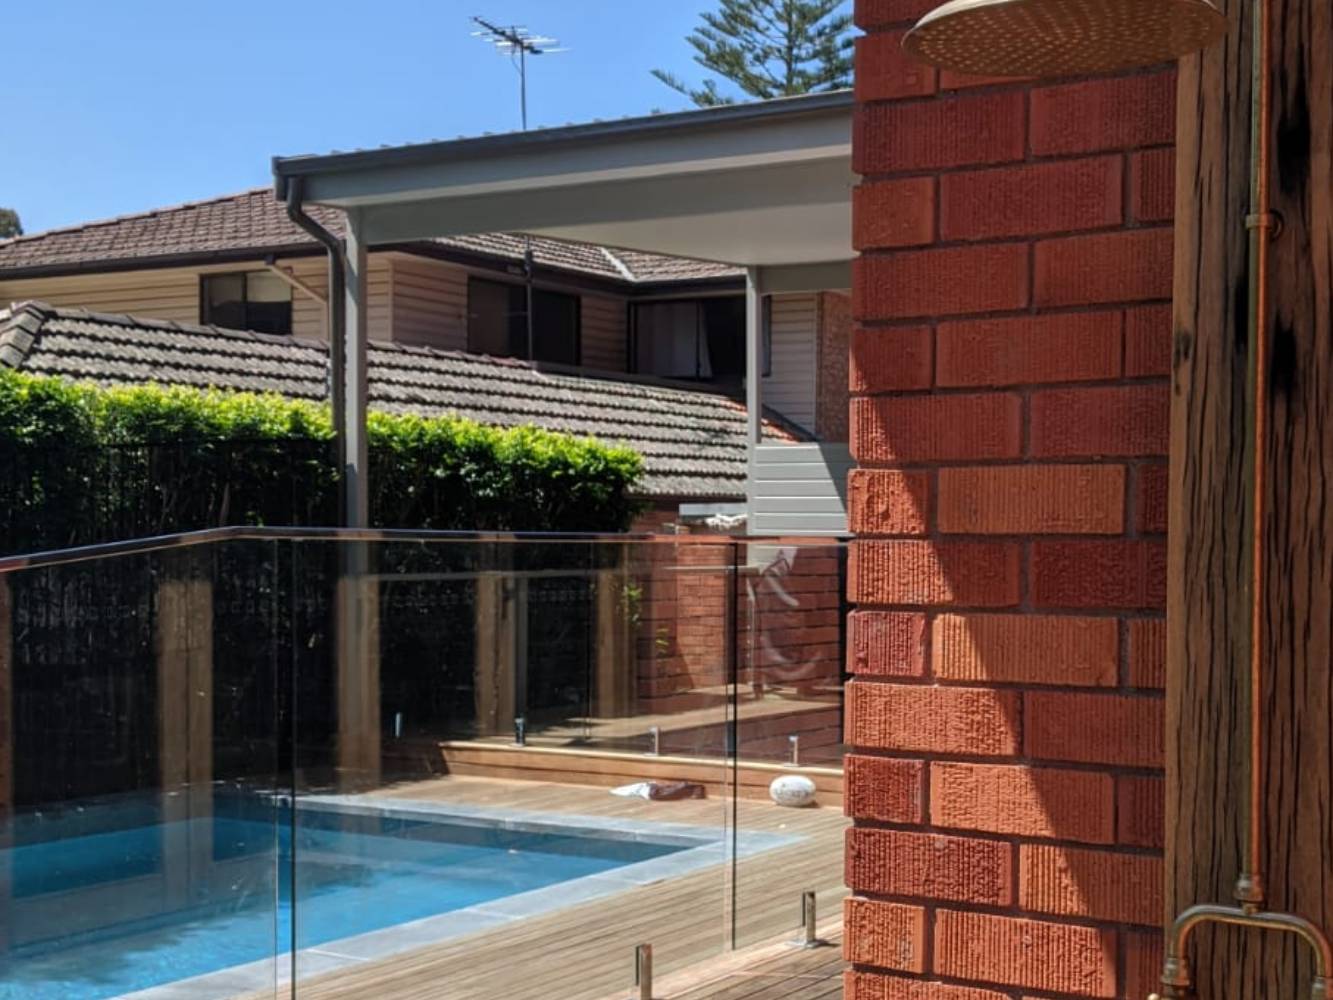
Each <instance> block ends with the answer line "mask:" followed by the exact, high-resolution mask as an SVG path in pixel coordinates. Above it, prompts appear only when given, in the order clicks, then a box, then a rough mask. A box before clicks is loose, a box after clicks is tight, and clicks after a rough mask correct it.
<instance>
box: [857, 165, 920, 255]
mask: <svg viewBox="0 0 1333 1000" xmlns="http://www.w3.org/2000/svg"><path fill="white" fill-rule="evenodd" d="M934 237H935V179H934V178H933V177H905V178H902V179H899V180H887V181H878V182H876V183H874V184H860V185H858V186H857V187H856V188H855V189H854V190H853V191H852V246H853V247H854V248H855V249H857V250H866V249H885V248H893V247H907V246H916V245H919V244H923V243H929V242H930V241H931V240H932V239H934Z"/></svg>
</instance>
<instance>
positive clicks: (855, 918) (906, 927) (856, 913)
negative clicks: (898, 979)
mask: <svg viewBox="0 0 1333 1000" xmlns="http://www.w3.org/2000/svg"><path fill="white" fill-rule="evenodd" d="M843 919H844V927H843V933H844V937H843V957H844V958H846V959H847V961H849V962H857V963H860V964H864V965H874V966H877V967H878V968H881V969H898V970H900V971H903V972H922V971H924V969H925V964H926V959H925V952H926V947H925V945H926V911H925V910H924V909H922V908H921V907H919V906H907V905H904V904H902V903H880V902H876V901H872V900H868V899H857V898H855V897H853V898H851V899H848V900H846V901H845V903H844V911H843Z"/></svg>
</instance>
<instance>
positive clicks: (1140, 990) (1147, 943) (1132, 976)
mask: <svg viewBox="0 0 1333 1000" xmlns="http://www.w3.org/2000/svg"><path fill="white" fill-rule="evenodd" d="M1163 950H1164V947H1163V942H1162V935H1161V934H1160V933H1150V934H1149V933H1140V932H1130V933H1129V934H1127V935H1125V986H1124V989H1123V990H1122V991H1121V994H1120V995H1121V996H1123V997H1125V998H1126V1000H1131V998H1133V1000H1137V998H1138V997H1146V996H1147V995H1148V994H1150V993H1160V992H1161V988H1162V958H1163V954H1162V952H1163Z"/></svg>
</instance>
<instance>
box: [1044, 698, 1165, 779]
mask: <svg viewBox="0 0 1333 1000" xmlns="http://www.w3.org/2000/svg"><path fill="white" fill-rule="evenodd" d="M1165 709H1166V703H1165V702H1164V701H1163V700H1162V699H1161V698H1157V697H1151V696H1124V695H1117V694H1071V693H1064V692H1054V691H1030V692H1028V693H1027V694H1025V695H1024V696H1023V713H1024V719H1025V720H1026V724H1025V726H1024V728H1023V735H1024V752H1025V753H1026V754H1027V755H1028V756H1029V757H1033V758H1038V759H1041V760H1052V761H1078V762H1081V763H1087V764H1120V765H1125V766H1129V767H1162V766H1164V764H1165V761H1164V760H1163V753H1164V746H1165V740H1166V715H1165Z"/></svg>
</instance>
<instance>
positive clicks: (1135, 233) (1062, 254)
mask: <svg viewBox="0 0 1333 1000" xmlns="http://www.w3.org/2000/svg"><path fill="white" fill-rule="evenodd" d="M1172 249H1173V236H1172V231H1171V228H1170V227H1169V226H1161V227H1158V228H1155V229H1127V230H1123V231H1120V232H1114V233H1099V234H1097V235H1093V236H1067V237H1064V238H1061V239H1053V240H1043V241H1042V242H1040V243H1038V244H1037V249H1036V257H1035V260H1034V263H1033V274H1034V279H1033V299H1034V301H1035V302H1036V304H1037V305H1038V306H1081V305H1097V304H1098V303H1102V302H1130V301H1136V300H1141V299H1166V298H1170V297H1171V254H1172Z"/></svg>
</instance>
